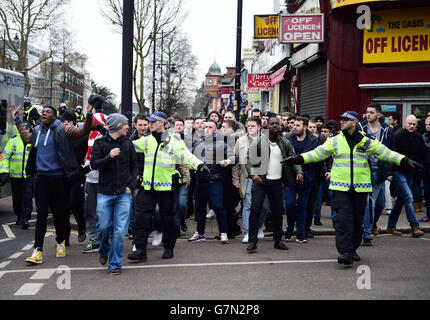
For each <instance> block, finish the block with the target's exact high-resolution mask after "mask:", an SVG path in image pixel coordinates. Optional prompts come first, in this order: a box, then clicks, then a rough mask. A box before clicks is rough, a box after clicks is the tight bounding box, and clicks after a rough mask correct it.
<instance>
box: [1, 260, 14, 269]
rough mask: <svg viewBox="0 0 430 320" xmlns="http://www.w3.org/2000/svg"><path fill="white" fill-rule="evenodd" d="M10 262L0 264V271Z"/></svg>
mask: <svg viewBox="0 0 430 320" xmlns="http://www.w3.org/2000/svg"><path fill="white" fill-rule="evenodd" d="M11 262H12V261H5V262H2V263H0V269H3V268H4V267H6V266H7V265H9V264H10V263H11Z"/></svg>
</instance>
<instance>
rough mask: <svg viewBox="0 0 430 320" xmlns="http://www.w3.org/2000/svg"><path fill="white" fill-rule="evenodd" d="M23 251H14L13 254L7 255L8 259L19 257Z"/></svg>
mask: <svg viewBox="0 0 430 320" xmlns="http://www.w3.org/2000/svg"><path fill="white" fill-rule="evenodd" d="M23 253H24V252H17V253H14V254H13V255H11V256H10V257H9V259H17V258H19V257H20V256H22V255H23Z"/></svg>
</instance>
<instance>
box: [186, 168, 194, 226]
mask: <svg viewBox="0 0 430 320" xmlns="http://www.w3.org/2000/svg"><path fill="white" fill-rule="evenodd" d="M190 177H191V182H190V185H189V186H188V201H187V218H189V217H191V216H192V215H193V214H194V212H195V205H194V194H195V190H196V172H195V171H193V170H190Z"/></svg>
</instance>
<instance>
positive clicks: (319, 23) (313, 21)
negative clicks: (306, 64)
mask: <svg viewBox="0 0 430 320" xmlns="http://www.w3.org/2000/svg"><path fill="white" fill-rule="evenodd" d="M279 38H280V41H281V42H282V43H313V42H324V17H323V15H322V14H306V15H281V22H280V35H279Z"/></svg>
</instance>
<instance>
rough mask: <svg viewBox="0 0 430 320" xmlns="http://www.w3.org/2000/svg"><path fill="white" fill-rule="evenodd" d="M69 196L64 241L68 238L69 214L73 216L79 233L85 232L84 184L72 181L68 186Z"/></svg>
mask: <svg viewBox="0 0 430 320" xmlns="http://www.w3.org/2000/svg"><path fill="white" fill-rule="evenodd" d="M68 195H69V210H68V213H69V214H68V215H67V221H66V239H68V238H69V237H70V230H71V228H70V220H69V218H70V212H72V213H73V215H74V216H75V220H76V223H77V224H78V230H79V233H80V234H81V233H83V232H85V215H84V202H85V193H84V182H83V181H79V180H78V181H72V182H70V183H69V184H68Z"/></svg>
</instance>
